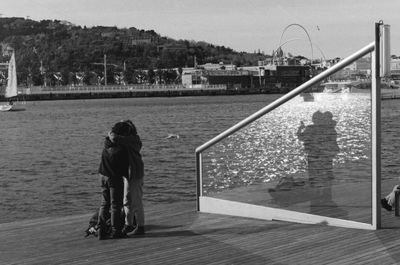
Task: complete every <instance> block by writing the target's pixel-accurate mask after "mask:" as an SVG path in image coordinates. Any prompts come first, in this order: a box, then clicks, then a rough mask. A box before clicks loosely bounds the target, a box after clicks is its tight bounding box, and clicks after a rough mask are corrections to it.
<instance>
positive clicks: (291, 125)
mask: <svg viewBox="0 0 400 265" xmlns="http://www.w3.org/2000/svg"><path fill="white" fill-rule="evenodd" d="M314 95H315V101H313V102H304V100H303V98H302V97H296V98H294V99H292V100H291V101H289V102H287V103H285V104H284V105H282V106H280V107H279V108H277V109H275V110H273V111H272V112H270V113H268V114H266V115H264V116H263V117H261V118H260V119H258V120H257V121H255V122H253V123H252V124H250V125H248V126H247V127H245V128H243V129H242V130H240V131H238V132H236V133H235V134H233V135H231V136H229V137H228V138H226V139H224V140H223V141H221V142H219V143H218V144H216V145H215V146H213V147H211V148H210V149H208V150H206V151H205V152H204V153H203V188H204V189H203V190H204V193H208V192H211V191H218V190H223V189H226V188H234V187H238V186H244V185H250V184H254V183H263V182H269V181H271V180H279V179H281V178H283V177H285V176H288V175H293V174H295V173H301V172H305V171H306V170H307V160H306V154H305V152H304V147H303V143H302V142H301V141H299V139H298V137H297V134H296V133H297V130H298V128H299V126H300V122H301V121H303V122H304V124H305V126H307V125H310V124H312V120H311V118H312V115H313V113H315V112H316V111H318V110H319V111H321V112H326V111H329V112H331V113H332V114H333V120H335V121H336V122H337V124H336V127H335V129H336V132H337V135H338V138H337V143H338V145H339V148H340V151H339V154H338V155H337V156H336V157H335V158H334V160H333V165H334V166H340V165H341V164H345V163H348V162H357V161H365V160H367V159H369V157H370V145H371V135H370V132H371V123H370V122H371V121H370V117H371V100H370V94H369V93H365V94H323V93H318V94H314ZM321 144H322V145H323V144H324V143H321ZM298 175H299V176H300V175H303V176H304V174H298Z"/></svg>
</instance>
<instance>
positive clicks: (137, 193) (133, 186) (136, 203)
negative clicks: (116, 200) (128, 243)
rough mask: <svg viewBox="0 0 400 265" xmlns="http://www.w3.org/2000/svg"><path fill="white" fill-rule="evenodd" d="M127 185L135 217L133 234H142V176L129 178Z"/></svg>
mask: <svg viewBox="0 0 400 265" xmlns="http://www.w3.org/2000/svg"><path fill="white" fill-rule="evenodd" d="M129 186H130V192H131V200H132V211H133V213H134V216H135V219H136V229H135V230H134V232H133V234H144V208H143V178H141V179H133V180H131V181H130V183H129Z"/></svg>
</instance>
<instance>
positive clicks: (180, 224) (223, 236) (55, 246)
mask: <svg viewBox="0 0 400 265" xmlns="http://www.w3.org/2000/svg"><path fill="white" fill-rule="evenodd" d="M146 214H147V233H146V235H145V236H143V237H140V238H125V239H118V240H104V241H99V240H97V238H95V237H88V238H84V233H83V231H84V229H86V227H87V224H88V220H89V217H90V214H86V215H79V216H66V217H60V218H44V219H37V220H27V221H21V222H13V223H6V224H0V238H1V242H0V253H1V255H0V264H18V265H22V264H40V265H43V264H340V265H343V264H399V263H400V217H394V212H387V211H385V210H384V211H383V212H382V215H383V226H384V227H385V229H382V230H378V231H366V230H358V229H345V228H335V227H330V226H324V225H304V224H293V223H286V222H280V221H261V220H254V219H248V218H238V217H229V216H222V215H215V214H205V213H198V212H196V211H195V204H194V203H193V202H185V203H175V204H168V205H158V206H147V207H146Z"/></svg>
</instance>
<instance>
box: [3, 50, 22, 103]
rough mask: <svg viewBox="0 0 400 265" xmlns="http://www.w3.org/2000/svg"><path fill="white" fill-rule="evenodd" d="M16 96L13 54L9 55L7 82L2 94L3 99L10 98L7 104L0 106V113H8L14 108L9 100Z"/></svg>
mask: <svg viewBox="0 0 400 265" xmlns="http://www.w3.org/2000/svg"><path fill="white" fill-rule="evenodd" d="M17 95H18V91H17V68H16V64H15V54H14V52H13V53H12V55H11V59H10V62H9V63H8V80H7V87H6V91H5V94H4V97H5V98H10V101H9V103H8V104H5V105H0V111H10V110H12V109H13V108H14V107H15V104H14V103H13V101H12V100H11V98H12V97H16V96H17Z"/></svg>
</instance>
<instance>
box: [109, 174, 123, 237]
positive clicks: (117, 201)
mask: <svg viewBox="0 0 400 265" xmlns="http://www.w3.org/2000/svg"><path fill="white" fill-rule="evenodd" d="M123 194H124V182H123V180H122V179H112V180H111V184H110V196H111V227H112V235H113V236H116V237H118V236H120V235H121V231H122V226H121V209H122V201H123Z"/></svg>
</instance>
